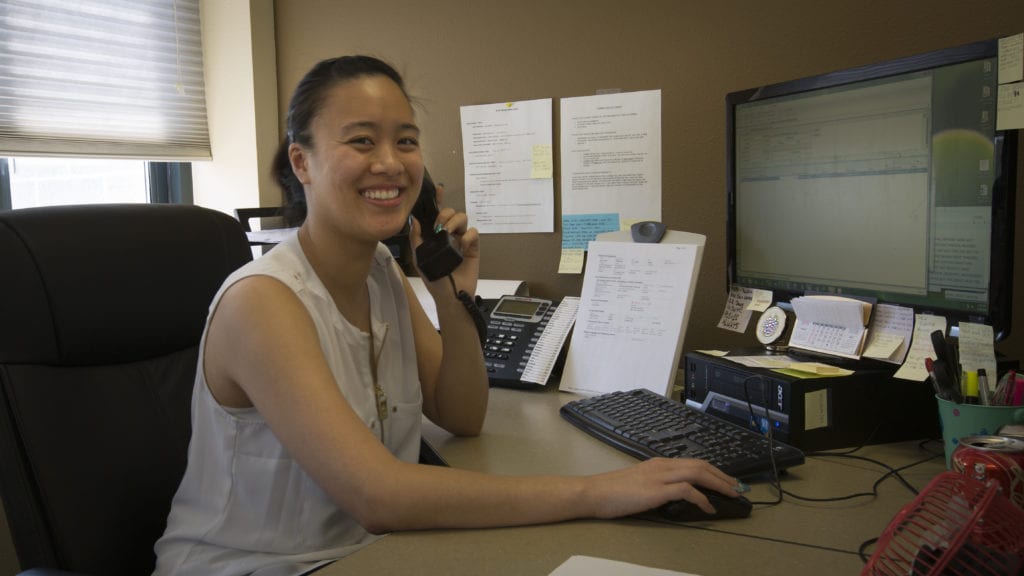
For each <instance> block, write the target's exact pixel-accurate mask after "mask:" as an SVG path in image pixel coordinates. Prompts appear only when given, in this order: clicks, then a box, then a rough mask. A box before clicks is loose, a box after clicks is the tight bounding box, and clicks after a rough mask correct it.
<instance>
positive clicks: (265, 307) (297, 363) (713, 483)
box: [204, 276, 736, 532]
mask: <svg viewBox="0 0 1024 576" xmlns="http://www.w3.org/2000/svg"><path fill="white" fill-rule="evenodd" d="M205 354H206V364H205V366H204V369H205V370H206V372H207V379H208V381H209V382H210V387H211V390H212V391H213V393H214V395H215V396H216V397H217V398H218V400H220V401H221V402H222V403H228V404H232V403H235V404H237V403H239V402H251V404H252V405H254V406H256V408H257V409H258V410H259V411H260V413H261V414H262V415H263V416H264V418H265V419H266V420H267V423H268V425H269V426H270V428H271V429H272V430H273V431H274V433H275V435H276V436H277V437H278V439H280V441H281V442H282V444H283V445H284V446H285V447H286V448H287V449H288V451H289V452H290V453H291V454H292V455H293V456H294V457H295V458H296V460H297V461H298V462H299V464H300V465H301V466H302V467H303V469H305V470H306V471H307V472H308V473H309V474H310V476H311V477H312V478H313V479H314V480H315V481H316V482H317V484H318V485H319V486H321V487H322V488H323V489H324V491H325V492H326V493H327V494H328V496H329V497H330V498H331V499H332V500H333V501H334V502H335V503H336V504H337V505H338V506H339V507H340V508H342V509H343V510H345V511H346V512H348V513H349V514H350V515H352V516H353V517H354V518H355V519H356V520H357V521H358V522H359V523H360V524H361V525H363V526H364V527H366V528H367V529H368V530H370V531H372V532H384V531H391V530H406V529H421V528H445V527H482V526H508V525H516V524H532V523H541V522H551V521H557V520H564V519H570V518H578V517H591V516H597V517H615V516H621V515H624V514H630V513H634V512H639V511H642V510H646V509H649V508H652V507H654V506H657V505H659V504H662V503H664V502H666V501H668V500H672V499H678V498H687V499H692V500H693V501H695V502H697V503H698V504H700V505H703V506H705V507H707V506H708V504H707V501H706V499H704V498H703V496H702V495H700V494H699V493H697V492H696V490H694V489H693V487H692V486H691V483H694V482H696V483H700V484H703V485H706V486H708V487H710V488H713V489H717V490H720V491H722V492H724V493H727V494H730V495H734V494H735V493H734V492H732V491H731V486H733V485H735V483H736V481H735V480H734V479H732V478H729V477H728V476H726V475H725V474H723V473H721V472H720V471H718V470H717V469H715V468H713V467H711V466H710V465H708V464H706V463H704V462H700V461H697V460H651V461H648V462H644V463H641V464H639V465H637V466H633V467H630V468H627V469H624V470H620V471H616V472H610V473H607V474H600V475H596V476H590V477H543V478H542V477H502V476H492V475H485V474H480V473H475V472H469V471H465V470H457V469H451V468H440V467H436V466H422V465H418V464H410V463H405V462H401V461H400V460H398V459H397V458H395V457H394V455H392V454H391V453H390V452H389V451H388V450H387V449H386V448H385V447H384V446H383V445H382V444H381V443H380V441H379V440H378V439H377V438H376V436H374V435H373V434H372V432H371V431H370V430H369V429H368V428H367V427H366V425H365V424H364V423H363V422H362V421H361V420H360V419H359V417H358V416H357V415H356V414H355V412H354V411H353V410H352V409H351V407H350V406H349V404H348V402H347V401H346V400H345V398H344V397H343V396H342V394H341V392H340V391H339V390H338V387H337V385H336V384H335V382H334V379H333V376H332V374H331V372H330V369H329V368H328V366H327V363H326V361H325V360H324V358H323V356H322V353H321V351H320V346H319V341H318V339H317V335H316V330H315V327H314V325H313V322H312V320H311V319H310V317H309V315H308V313H307V312H306V309H305V307H304V306H303V305H302V304H301V303H300V302H299V301H298V299H297V298H296V297H295V295H294V294H293V293H292V292H291V291H290V290H289V289H288V288H287V287H285V286H284V285H282V284H280V283H279V282H277V281H276V280H273V279H271V278H268V277H259V276H257V277H250V278H247V279H243V280H241V281H240V282H238V283H237V284H235V285H234V286H232V287H231V288H230V289H229V290H228V291H227V293H226V294H225V295H224V297H223V298H222V300H221V302H220V304H219V306H218V309H217V310H216V313H215V315H214V318H213V319H212V320H211V325H210V331H209V334H208V337H207V347H206V352H205Z"/></svg>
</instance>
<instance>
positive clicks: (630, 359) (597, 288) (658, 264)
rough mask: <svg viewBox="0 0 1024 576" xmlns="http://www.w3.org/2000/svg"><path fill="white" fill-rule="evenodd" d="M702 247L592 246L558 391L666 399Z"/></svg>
mask: <svg viewBox="0 0 1024 576" xmlns="http://www.w3.org/2000/svg"><path fill="white" fill-rule="evenodd" d="M702 247H703V246H702V245H697V244H682V243H680V244H674V243H673V244H666V243H664V242H662V243H660V244H648V243H636V242H617V241H601V240H596V241H593V242H591V243H590V247H589V257H588V259H587V266H586V270H585V272H584V274H583V291H582V293H581V295H580V307H579V312H578V314H577V318H576V327H575V328H574V332H573V337H572V341H571V342H570V344H569V353H568V356H567V358H566V361H565V370H564V372H563V375H562V382H561V385H560V389H561V390H568V391H571V392H577V393H580V394H588V395H592V394H603V393H607V392H613V391H617V390H632V389H636V388H646V389H648V390H651V391H653V392H655V393H657V394H662V395H666V396H667V395H668V394H669V392H670V389H671V386H672V383H673V382H674V380H675V372H676V363H677V362H678V359H679V353H680V351H681V346H682V338H683V332H684V330H685V327H686V325H685V321H686V318H685V315H686V311H687V310H688V309H689V306H690V304H691V303H692V295H693V290H694V287H695V285H696V281H697V273H696V272H697V270H696V269H697V266H698V263H699V261H700V260H699V258H700V250H701V249H702Z"/></svg>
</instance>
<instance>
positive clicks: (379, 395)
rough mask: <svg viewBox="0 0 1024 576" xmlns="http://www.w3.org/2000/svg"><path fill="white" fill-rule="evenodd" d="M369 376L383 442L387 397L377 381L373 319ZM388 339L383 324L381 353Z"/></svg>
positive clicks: (377, 360) (386, 326)
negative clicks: (371, 381) (371, 380)
mask: <svg viewBox="0 0 1024 576" xmlns="http://www.w3.org/2000/svg"><path fill="white" fill-rule="evenodd" d="M369 336H370V374H371V377H372V379H373V396H374V398H375V399H376V403H377V420H379V421H380V441H381V442H384V421H385V420H387V419H388V395H387V393H385V392H384V388H382V387H381V385H380V382H379V381H378V380H377V363H378V362H379V361H380V356H379V355H378V353H377V351H376V339H375V338H374V335H373V319H371V320H370V335H369ZM387 337H388V324H387V323H385V324H384V335H383V336H382V337H381V339H380V342H381V351H380V353H381V354H383V353H384V340H385V339H386V338H387Z"/></svg>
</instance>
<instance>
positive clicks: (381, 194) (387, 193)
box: [362, 188, 398, 200]
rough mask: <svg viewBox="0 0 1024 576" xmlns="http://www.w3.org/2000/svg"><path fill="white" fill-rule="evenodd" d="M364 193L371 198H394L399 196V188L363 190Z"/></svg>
mask: <svg viewBox="0 0 1024 576" xmlns="http://www.w3.org/2000/svg"><path fill="white" fill-rule="evenodd" d="M362 194H363V196H364V197H366V198H369V199H370V200H392V199H394V198H398V188H389V189H387V190H379V189H374V190H363V192H362Z"/></svg>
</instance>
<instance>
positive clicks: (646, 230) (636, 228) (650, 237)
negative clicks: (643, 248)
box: [629, 220, 665, 244]
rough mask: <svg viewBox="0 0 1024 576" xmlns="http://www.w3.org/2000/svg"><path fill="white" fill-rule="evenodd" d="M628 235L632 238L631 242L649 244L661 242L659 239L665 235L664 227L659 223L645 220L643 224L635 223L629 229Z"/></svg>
mask: <svg viewBox="0 0 1024 576" xmlns="http://www.w3.org/2000/svg"><path fill="white" fill-rule="evenodd" d="M629 230H630V234H631V235H632V236H633V242H650V243H652V244H656V243H658V242H661V237H662V236H664V235H665V225H664V224H662V223H661V222H654V221H653V220H645V221H643V222H637V223H636V224H633V225H632V226H630V227H629Z"/></svg>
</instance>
